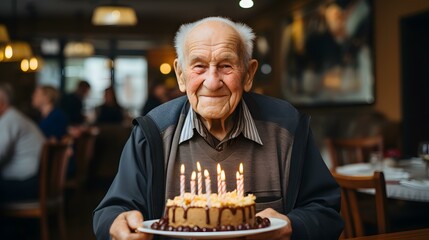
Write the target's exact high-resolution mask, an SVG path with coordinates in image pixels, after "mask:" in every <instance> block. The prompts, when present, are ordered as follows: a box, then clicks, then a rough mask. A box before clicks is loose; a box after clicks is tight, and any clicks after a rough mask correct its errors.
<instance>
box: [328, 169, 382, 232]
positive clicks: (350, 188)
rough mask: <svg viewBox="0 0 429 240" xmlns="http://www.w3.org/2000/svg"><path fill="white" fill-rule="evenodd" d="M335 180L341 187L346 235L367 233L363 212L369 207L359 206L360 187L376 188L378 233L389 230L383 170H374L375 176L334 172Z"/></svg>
mask: <svg viewBox="0 0 429 240" xmlns="http://www.w3.org/2000/svg"><path fill="white" fill-rule="evenodd" d="M332 175H333V176H334V178H335V180H336V181H337V183H338V184H339V185H340V187H341V214H342V216H343V218H344V221H345V228H344V233H343V234H344V236H345V237H346V238H352V237H361V236H364V235H365V229H364V224H363V221H362V214H361V213H362V212H363V211H365V210H367V209H360V208H359V201H358V197H357V191H358V190H359V189H374V190H375V209H376V216H377V229H378V234H381V233H386V232H387V231H388V230H389V224H388V221H387V217H386V213H387V203H386V202H387V197H386V183H385V180H384V175H383V172H374V175H373V176H359V177H358V176H345V175H341V174H338V173H336V172H333V173H332Z"/></svg>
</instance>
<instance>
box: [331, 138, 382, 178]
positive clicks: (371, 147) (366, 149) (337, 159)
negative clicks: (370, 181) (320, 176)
mask: <svg viewBox="0 0 429 240" xmlns="http://www.w3.org/2000/svg"><path fill="white" fill-rule="evenodd" d="M326 146H327V148H328V151H329V155H330V157H331V162H332V167H331V169H333V170H335V168H336V167H338V166H342V165H345V164H350V163H359V162H366V161H368V159H369V156H370V154H371V153H373V152H377V153H380V154H381V153H383V137H382V136H373V137H362V138H347V139H330V138H328V139H326Z"/></svg>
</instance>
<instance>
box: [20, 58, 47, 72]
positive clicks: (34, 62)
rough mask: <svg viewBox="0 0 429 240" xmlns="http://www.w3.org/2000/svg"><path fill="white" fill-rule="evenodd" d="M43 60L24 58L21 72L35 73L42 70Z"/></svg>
mask: <svg viewBox="0 0 429 240" xmlns="http://www.w3.org/2000/svg"><path fill="white" fill-rule="evenodd" d="M42 66H43V60H42V58H40V57H31V58H29V59H28V58H24V59H22V61H21V70H22V71H23V72H35V71H38V70H40V69H41V68H42Z"/></svg>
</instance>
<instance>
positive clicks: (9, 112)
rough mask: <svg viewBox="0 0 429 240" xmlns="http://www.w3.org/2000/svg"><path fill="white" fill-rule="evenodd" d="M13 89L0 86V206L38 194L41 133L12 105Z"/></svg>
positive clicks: (6, 85) (42, 141) (2, 84)
mask: <svg viewBox="0 0 429 240" xmlns="http://www.w3.org/2000/svg"><path fill="white" fill-rule="evenodd" d="M12 96H13V94H12V88H11V86H10V85H8V84H5V83H0V202H6V201H16V200H25V199H34V198H37V197H38V191H39V176H38V172H39V163H40V154H41V150H42V147H43V144H44V142H45V138H44V136H43V133H42V132H41V131H40V130H39V128H38V127H37V126H36V125H35V124H34V123H33V122H32V121H31V120H30V119H29V118H28V117H26V116H24V115H23V114H22V113H20V112H19V111H18V110H17V109H16V108H14V107H13V106H12V105H11V102H12V98H13V97H12Z"/></svg>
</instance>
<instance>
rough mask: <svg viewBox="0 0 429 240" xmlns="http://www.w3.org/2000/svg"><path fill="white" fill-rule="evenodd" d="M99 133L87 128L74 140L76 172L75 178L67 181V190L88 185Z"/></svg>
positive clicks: (96, 130)
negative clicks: (89, 171) (89, 170)
mask: <svg viewBox="0 0 429 240" xmlns="http://www.w3.org/2000/svg"><path fill="white" fill-rule="evenodd" d="M98 133H99V130H98V128H87V129H84V130H82V131H81V132H80V134H79V135H78V136H76V137H75V138H74V144H75V159H76V172H75V175H74V176H73V177H71V178H69V179H67V180H66V183H65V186H66V188H70V189H75V190H79V189H80V188H82V186H84V184H85V183H86V181H87V179H88V169H89V165H90V163H91V160H92V158H93V154H94V146H95V140H96V137H97V136H98Z"/></svg>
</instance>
